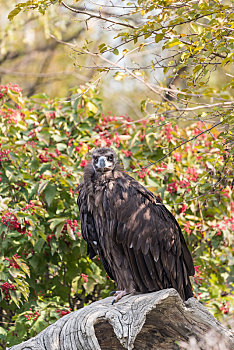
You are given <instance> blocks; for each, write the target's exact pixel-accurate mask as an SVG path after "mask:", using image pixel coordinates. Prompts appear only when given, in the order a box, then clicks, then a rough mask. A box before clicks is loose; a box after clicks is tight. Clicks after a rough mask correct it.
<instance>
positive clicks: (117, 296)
mask: <svg viewBox="0 0 234 350" xmlns="http://www.w3.org/2000/svg"><path fill="white" fill-rule="evenodd" d="M128 294H130V293H129V292H127V291H126V290H117V291H116V292H115V294H114V296H115V298H114V299H113V301H112V303H111V304H112V305H113V304H114V303H117V301H119V300H120V299H121V298H122V297H124V296H125V295H128Z"/></svg>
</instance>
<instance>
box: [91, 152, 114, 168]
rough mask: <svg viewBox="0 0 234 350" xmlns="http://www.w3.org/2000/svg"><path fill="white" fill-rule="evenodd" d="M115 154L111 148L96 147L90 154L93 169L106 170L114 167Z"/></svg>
mask: <svg viewBox="0 0 234 350" xmlns="http://www.w3.org/2000/svg"><path fill="white" fill-rule="evenodd" d="M115 164H116V154H115V152H114V151H113V150H112V149H111V148H98V149H96V150H95V151H94V152H93V154H92V165H93V168H94V170H95V171H100V172H102V173H103V172H106V171H111V170H113V169H114V167H115Z"/></svg>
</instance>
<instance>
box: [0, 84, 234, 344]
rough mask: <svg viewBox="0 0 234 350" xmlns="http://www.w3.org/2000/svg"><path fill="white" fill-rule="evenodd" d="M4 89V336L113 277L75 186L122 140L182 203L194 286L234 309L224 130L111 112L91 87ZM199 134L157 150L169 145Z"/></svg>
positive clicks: (176, 209) (131, 167)
mask: <svg viewBox="0 0 234 350" xmlns="http://www.w3.org/2000/svg"><path fill="white" fill-rule="evenodd" d="M77 92H78V93H80V92H81V91H80V90H79V89H78V90H76V91H74V93H76V94H77ZM0 96H1V104H2V109H1V116H2V118H1V122H0V130H1V134H0V135H1V141H0V143H1V150H0V158H1V160H0V161H1V174H0V176H1V179H0V192H1V197H0V212H1V224H0V225H1V226H0V232H1V242H2V243H1V245H2V251H3V254H2V256H1V263H0V290H1V301H0V308H1V328H0V331H1V344H2V346H4V344H6V343H7V344H8V345H13V344H16V343H18V342H21V341H22V340H25V339H27V338H29V337H32V336H34V335H35V334H37V333H38V332H40V331H41V330H42V329H44V328H45V327H47V326H48V325H49V324H51V323H53V322H55V321H56V320H57V319H58V318H59V317H62V316H63V315H65V314H67V313H69V312H71V311H73V310H76V309H78V308H80V307H83V306H84V305H87V304H89V303H90V302H92V301H95V300H98V299H100V298H104V297H106V296H108V294H109V292H110V291H111V290H113V289H114V285H113V283H112V281H111V280H110V279H109V277H108V276H107V275H106V273H105V271H104V270H103V268H102V266H101V263H100V261H99V259H98V258H95V259H94V260H93V261H90V259H89V258H88V257H86V244H85V242H84V240H83V239H82V236H81V232H80V222H79V214H78V209H77V205H76V197H77V195H76V193H75V190H76V187H77V185H78V184H79V182H80V181H81V179H82V171H83V167H84V166H85V165H86V164H87V159H89V157H90V152H91V151H92V149H93V148H94V147H96V146H111V147H113V148H114V149H115V150H116V151H117V153H118V156H119V159H120V160H121V161H122V163H123V165H124V167H125V169H126V171H128V172H129V174H130V175H131V176H133V177H135V178H136V179H137V180H139V181H141V182H142V183H143V184H144V185H145V186H147V187H148V188H149V189H150V190H151V191H153V192H154V193H156V194H157V195H158V196H159V197H160V198H161V199H162V200H163V202H164V203H165V204H166V205H167V207H168V208H169V209H170V210H171V211H172V212H173V214H174V215H175V216H176V218H177V220H178V221H179V223H180V225H181V227H182V230H183V233H184V235H185V238H186V242H187V244H188V246H189V249H190V250H191V252H192V255H193V258H194V263H195V265H196V275H195V278H194V279H193V286H194V293H195V295H196V297H197V298H198V299H199V300H200V301H201V302H203V303H204V304H205V305H206V306H207V307H208V309H209V310H210V311H211V312H212V313H213V314H214V315H215V316H216V317H218V318H219V319H220V320H223V321H224V320H227V321H228V320H229V317H230V316H229V315H230V314H231V308H232V307H233V306H232V304H231V299H232V297H231V290H232V286H233V277H231V276H233V271H231V269H232V266H231V264H232V262H233V260H232V249H231V240H232V232H233V225H234V217H233V211H234V204H233V201H232V200H231V180H230V177H229V175H230V171H231V166H232V163H231V161H230V159H229V158H228V157H227V151H225V149H223V147H220V140H222V133H220V132H219V131H218V130H216V129H212V134H211V132H210V133H206V132H205V133H203V132H204V131H205V129H204V127H203V125H202V124H201V123H198V124H196V125H191V126H189V127H187V128H180V127H178V126H177V125H176V124H172V123H170V122H167V121H166V120H165V119H164V118H163V117H160V118H156V119H155V118H154V119H152V120H150V119H148V118H147V119H143V120H139V121H134V120H131V119H130V118H129V117H125V116H115V115H111V114H108V115H104V114H103V113H102V101H101V100H100V99H99V98H98V97H97V96H96V95H95V91H91V90H89V93H88V94H83V95H82V97H80V98H78V99H77V98H76V99H73V100H71V101H69V102H66V103H63V104H61V103H60V101H59V100H58V101H56V100H51V99H49V98H48V97H47V96H45V95H35V96H32V97H31V98H30V99H27V98H24V97H23V96H22V93H21V89H20V88H19V87H18V86H17V85H11V84H9V85H7V86H1V95H0ZM191 138H194V140H193V141H191V142H189V143H185V144H184V145H182V146H180V147H178V148H177V149H176V150H175V151H173V152H171V154H170V155H169V156H167V157H166V158H164V159H163V160H161V161H158V160H159V159H160V158H163V156H164V155H165V154H167V153H168V147H169V148H170V149H171V150H172V149H174V148H175V147H177V146H179V145H180V144H181V141H182V140H183V141H184V140H185V139H191Z"/></svg>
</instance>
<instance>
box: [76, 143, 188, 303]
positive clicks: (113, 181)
mask: <svg viewBox="0 0 234 350" xmlns="http://www.w3.org/2000/svg"><path fill="white" fill-rule="evenodd" d="M78 206H79V211H80V220H81V230H82V235H83V238H84V239H85V241H86V242H87V254H88V255H89V257H90V258H91V259H92V258H93V257H94V256H95V255H98V256H99V257H100V259H101V262H102V264H103V266H104V269H105V270H106V272H107V274H108V275H109V276H110V277H111V278H112V279H113V280H114V281H115V282H116V283H117V287H118V291H117V292H116V293H115V299H114V301H118V300H119V299H120V298H121V297H122V296H124V295H126V294H129V293H134V292H141V293H146V292H152V291H157V290H161V289H165V288H175V289H176V290H177V291H178V293H179V294H180V296H181V298H182V299H183V300H187V299H188V298H190V297H192V296H193V292H192V286H191V283H190V280H189V276H193V275H194V265H193V260H192V257H191V254H190V252H189V250H188V248H187V246H186V243H185V239H184V237H183V235H182V232H181V229H180V226H179V224H178V222H177V221H176V219H175V218H174V216H173V215H172V214H171V213H170V212H169V211H168V210H167V209H166V207H165V206H164V205H163V204H162V203H161V202H160V200H159V199H158V198H157V197H155V196H154V194H153V193H152V192H150V191H149V190H147V189H146V188H145V187H144V186H142V185H141V184H140V183H139V182H137V181H136V180H135V179H133V178H132V177H131V176H129V175H127V174H126V173H124V172H123V171H122V170H121V167H120V165H119V163H118V161H117V157H116V154H115V152H114V151H113V150H112V149H111V148H97V149H96V150H94V152H93V154H92V161H91V163H89V164H88V165H87V166H86V167H85V169H84V179H83V182H82V183H81V184H80V186H79V196H78Z"/></svg>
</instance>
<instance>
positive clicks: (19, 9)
mask: <svg viewBox="0 0 234 350" xmlns="http://www.w3.org/2000/svg"><path fill="white" fill-rule="evenodd" d="M20 11H21V7H16V8H14V10H12V11H11V12H10V13H9V15H8V19H9V21H12V19H13V18H14V17H15V16H16V15H18V13H19V12H20Z"/></svg>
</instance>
